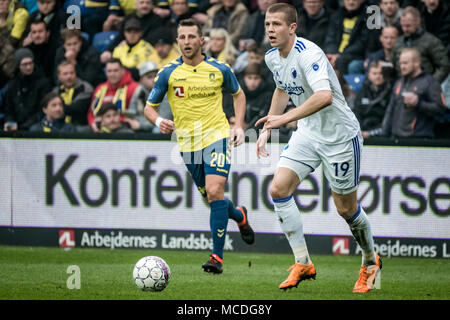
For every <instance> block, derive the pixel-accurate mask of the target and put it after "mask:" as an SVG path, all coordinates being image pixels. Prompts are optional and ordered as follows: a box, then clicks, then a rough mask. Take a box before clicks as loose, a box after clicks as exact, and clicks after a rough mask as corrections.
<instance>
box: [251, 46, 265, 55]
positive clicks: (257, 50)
mask: <svg viewBox="0 0 450 320" xmlns="http://www.w3.org/2000/svg"><path fill="white" fill-rule="evenodd" d="M248 52H249V53H250V52H253V53H255V54H257V55H260V56H264V55H265V53H266V52H265V51H264V49H263V48H262V47H261V46H258V45H256V46H253V47H251V48H250V49H249V50H248Z"/></svg>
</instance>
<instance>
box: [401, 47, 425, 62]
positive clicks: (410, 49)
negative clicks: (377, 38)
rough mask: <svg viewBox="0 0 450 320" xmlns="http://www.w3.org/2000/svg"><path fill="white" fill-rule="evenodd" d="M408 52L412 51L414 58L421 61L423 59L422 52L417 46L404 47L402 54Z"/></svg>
mask: <svg viewBox="0 0 450 320" xmlns="http://www.w3.org/2000/svg"><path fill="white" fill-rule="evenodd" d="M408 52H411V54H412V57H413V59H414V60H416V61H419V62H420V61H421V59H420V52H419V50H417V49H416V48H403V49H402V52H401V53H400V55H402V54H403V53H408Z"/></svg>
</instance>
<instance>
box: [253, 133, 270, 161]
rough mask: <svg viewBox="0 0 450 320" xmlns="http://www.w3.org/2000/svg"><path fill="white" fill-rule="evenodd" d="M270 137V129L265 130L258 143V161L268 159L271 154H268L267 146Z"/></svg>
mask: <svg viewBox="0 0 450 320" xmlns="http://www.w3.org/2000/svg"><path fill="white" fill-rule="evenodd" d="M269 137H270V129H263V130H262V132H261V134H260V135H259V137H258V141H256V156H257V157H258V159H259V158H260V157H261V156H263V157H267V156H268V155H269V152H267V148H266V144H267V141H268V140H269Z"/></svg>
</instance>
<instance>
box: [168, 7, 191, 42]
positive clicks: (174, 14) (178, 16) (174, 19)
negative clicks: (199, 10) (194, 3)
mask: <svg viewBox="0 0 450 320" xmlns="http://www.w3.org/2000/svg"><path fill="white" fill-rule="evenodd" d="M169 13H170V15H169V19H170V27H171V33H172V36H173V37H174V38H175V37H176V36H177V27H178V23H179V22H180V21H181V20H184V19H189V18H191V17H192V15H193V14H194V10H193V9H192V8H190V7H189V2H188V0H173V1H172V3H171V4H170V11H169Z"/></svg>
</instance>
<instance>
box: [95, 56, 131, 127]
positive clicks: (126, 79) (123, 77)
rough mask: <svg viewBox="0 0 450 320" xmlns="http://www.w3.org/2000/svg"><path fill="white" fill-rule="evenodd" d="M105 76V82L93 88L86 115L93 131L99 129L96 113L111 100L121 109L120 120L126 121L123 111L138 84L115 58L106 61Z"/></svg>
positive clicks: (128, 105)
mask: <svg viewBox="0 0 450 320" xmlns="http://www.w3.org/2000/svg"><path fill="white" fill-rule="evenodd" d="M106 78H107V81H106V82H104V83H101V84H99V85H98V86H97V88H95V90H94V94H93V96H92V101H91V107H90V108H89V111H88V115H87V121H88V124H89V125H90V126H91V128H92V130H94V131H95V132H99V131H100V125H99V124H98V123H97V122H100V118H97V114H98V111H99V110H100V108H101V107H102V105H103V104H105V103H108V102H112V103H113V104H114V105H115V106H116V108H117V109H119V110H120V111H121V116H120V117H121V121H123V122H125V121H126V116H125V114H124V113H126V112H127V110H128V108H129V107H130V102H131V98H132V96H133V93H134V91H135V90H136V87H137V86H138V84H137V83H136V82H135V81H134V80H133V78H132V77H131V73H130V72H129V71H128V70H127V69H126V68H124V66H123V65H122V63H121V62H120V60H119V59H116V58H112V59H111V60H109V61H108V62H107V63H106ZM132 129H133V128H132Z"/></svg>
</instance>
